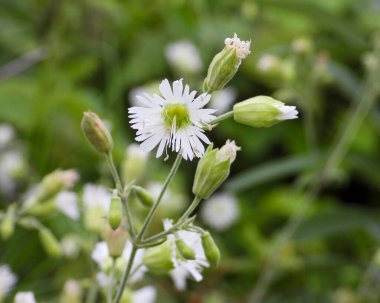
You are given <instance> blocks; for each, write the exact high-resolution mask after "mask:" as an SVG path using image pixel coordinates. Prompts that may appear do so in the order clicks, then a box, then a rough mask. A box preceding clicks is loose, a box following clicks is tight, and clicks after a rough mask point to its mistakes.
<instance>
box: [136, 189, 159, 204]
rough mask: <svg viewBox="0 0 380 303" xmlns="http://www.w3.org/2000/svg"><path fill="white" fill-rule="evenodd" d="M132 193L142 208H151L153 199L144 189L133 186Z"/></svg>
mask: <svg viewBox="0 0 380 303" xmlns="http://www.w3.org/2000/svg"><path fill="white" fill-rule="evenodd" d="M133 192H134V193H135V194H136V196H137V198H138V199H139V200H140V202H141V203H142V204H143V205H144V206H146V207H152V205H153V202H154V199H153V197H152V195H151V194H150V193H149V192H148V191H147V190H146V189H145V188H143V187H141V186H133Z"/></svg>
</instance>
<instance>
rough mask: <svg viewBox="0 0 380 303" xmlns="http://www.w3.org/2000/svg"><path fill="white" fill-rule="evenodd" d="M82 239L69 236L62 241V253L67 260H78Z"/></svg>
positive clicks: (73, 235)
mask: <svg viewBox="0 0 380 303" xmlns="http://www.w3.org/2000/svg"><path fill="white" fill-rule="evenodd" d="M80 241H81V239H80V238H79V237H78V236H77V235H75V234H71V235H67V236H65V237H64V238H63V239H62V241H61V251H62V253H63V255H64V256H65V257H67V258H76V257H77V256H78V255H79V252H80Z"/></svg>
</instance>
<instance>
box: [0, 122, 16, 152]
mask: <svg viewBox="0 0 380 303" xmlns="http://www.w3.org/2000/svg"><path fill="white" fill-rule="evenodd" d="M14 137H15V130H14V128H13V127H12V126H11V125H10V124H6V123H3V124H0V149H3V148H4V147H6V146H7V145H8V144H9V143H10V142H11V141H12V140H13V139H14Z"/></svg>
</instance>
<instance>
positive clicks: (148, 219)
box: [135, 153, 182, 242]
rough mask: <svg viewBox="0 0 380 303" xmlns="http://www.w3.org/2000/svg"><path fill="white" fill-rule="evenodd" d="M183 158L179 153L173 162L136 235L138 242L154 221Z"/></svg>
mask: <svg viewBox="0 0 380 303" xmlns="http://www.w3.org/2000/svg"><path fill="white" fill-rule="evenodd" d="M181 160H182V154H181V153H179V154H178V155H177V158H176V159H175V161H174V164H173V166H172V168H171V170H170V172H169V175H168V176H167V177H166V180H165V182H164V185H163V187H162V189H161V192H160V194H159V195H158V197H157V200H156V202H155V203H154V204H153V207H152V208H151V209H150V211H149V214H148V216H147V217H146V219H145V221H144V223H143V226H142V228H141V230H140V232H139V233H138V234H137V236H136V239H135V241H136V242H139V241H140V240H141V239H143V237H144V233H145V231H146V229H147V228H148V226H149V224H150V222H151V221H152V218H153V216H154V214H155V213H156V211H157V208H158V206H159V205H160V202H161V199H162V197H163V196H164V193H165V191H166V189H167V187H168V186H169V184H170V182H171V180H172V179H173V177H174V175H175V174H176V172H177V170H178V168H179V165H180V164H181Z"/></svg>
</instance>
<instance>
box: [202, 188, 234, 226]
mask: <svg viewBox="0 0 380 303" xmlns="http://www.w3.org/2000/svg"><path fill="white" fill-rule="evenodd" d="M201 218H202V220H203V221H204V222H206V223H207V224H208V225H209V226H210V227H212V228H214V229H216V230H219V231H223V230H226V229H227V228H229V227H230V226H231V225H232V224H234V223H235V222H236V220H237V219H238V218H239V207H238V204H237V201H236V198H235V197H234V196H233V195H231V194H228V193H220V194H215V195H213V196H212V197H211V198H210V199H209V200H207V201H205V203H204V205H203V207H202V210H201Z"/></svg>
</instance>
